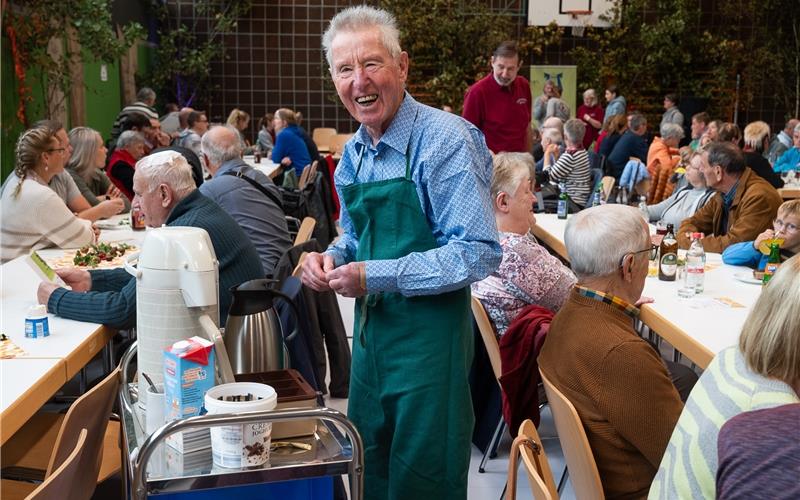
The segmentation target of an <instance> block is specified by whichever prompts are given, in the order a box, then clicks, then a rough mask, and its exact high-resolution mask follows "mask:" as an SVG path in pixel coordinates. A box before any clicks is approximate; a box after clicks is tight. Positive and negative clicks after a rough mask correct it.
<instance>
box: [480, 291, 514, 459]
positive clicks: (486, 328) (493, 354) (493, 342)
mask: <svg viewBox="0 0 800 500" xmlns="http://www.w3.org/2000/svg"><path fill="white" fill-rule="evenodd" d="M471 304H472V315H473V316H474V317H475V322H476V323H477V324H478V330H479V331H480V332H481V338H482V339H483V343H484V345H485V346H486V353H487V354H488V355H489V362H490V363H491V365H492V371H493V372H494V378H495V379H496V380H497V385H498V386H499V385H500V375H501V374H502V368H501V364H500V345H499V344H498V343H497V337H496V336H495V333H494V326H492V322H491V320H490V319H489V316H488V315H487V314H486V309H484V308H483V304H481V302H480V301H479V300H478V299H476V298H475V297H472V300H471ZM502 390H503V388H502V387H501V388H500V391H501V392H502ZM498 420H499V421H498V422H497V427H496V428H495V430H494V434H493V435H492V439H491V441H489V444H488V446H486V451H484V452H483V458H481V464H480V465H479V466H478V472H481V473H483V472H485V471H486V469H485V466H486V461H487V460H488V459H489V458H490V457H494V456H495V454H496V453H497V446H498V445H499V444H500V438H501V437H502V436H503V430H504V429H505V428H506V421H505V420H504V419H503V414H502V411H501V412H500V415H499V419H498Z"/></svg>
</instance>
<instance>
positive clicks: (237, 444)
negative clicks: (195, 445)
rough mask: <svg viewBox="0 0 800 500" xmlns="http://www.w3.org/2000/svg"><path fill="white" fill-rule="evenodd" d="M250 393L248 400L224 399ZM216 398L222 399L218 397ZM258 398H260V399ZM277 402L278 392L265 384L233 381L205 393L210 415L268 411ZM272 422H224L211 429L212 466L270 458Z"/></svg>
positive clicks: (256, 462) (238, 465) (252, 463)
mask: <svg viewBox="0 0 800 500" xmlns="http://www.w3.org/2000/svg"><path fill="white" fill-rule="evenodd" d="M247 396H252V400H251V401H226V400H225V399H226V398H230V397H241V398H242V399H245V398H246V397H247ZM219 398H222V400H220V399H219ZM259 398H260V399H259ZM277 404H278V393H277V392H275V389H273V388H272V387H270V386H268V385H266V384H257V383H254V382H234V383H232V384H222V385H218V386H216V387H212V388H211V389H209V390H208V392H206V396H205V407H206V411H207V412H208V413H209V414H211V415H215V414H220V413H242V412H247V411H270V410H274V409H275V407H276V406H277ZM271 444H272V423H268V422H255V423H251V424H239V425H225V426H216V427H212V428H211V455H212V457H213V460H214V465H217V466H219V467H230V468H241V467H251V466H256V465H263V464H264V463H266V462H267V461H269V448H270V445H271Z"/></svg>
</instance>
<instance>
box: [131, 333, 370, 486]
mask: <svg viewBox="0 0 800 500" xmlns="http://www.w3.org/2000/svg"><path fill="white" fill-rule="evenodd" d="M136 346H137V344H136V343H134V344H133V345H131V347H130V348H129V349H128V351H127V352H126V353H125V355H124V356H123V358H122V361H121V363H120V364H121V372H122V376H121V386H120V395H119V403H120V420H121V428H122V433H121V435H122V451H123V458H124V460H123V464H122V469H123V470H122V476H123V484H124V491H125V492H126V495H127V498H134V499H137V500H144V499H146V498H148V497H152V498H158V497H159V496H163V497H170V496H171V495H175V494H180V493H190V492H201V491H202V492H205V493H213V490H215V489H219V488H230V487H244V486H248V485H264V484H265V483H278V482H286V481H298V480H314V479H315V478H316V479H318V478H325V477H331V476H341V475H345V474H347V475H348V476H349V486H350V498H351V499H353V500H361V498H362V495H363V484H364V476H363V472H364V450H363V445H362V442H361V437H360V436H359V434H358V432H357V431H356V429H355V427H353V424H352V423H351V422H350V421H349V420H347V417H346V416H345V415H344V414H342V413H341V412H339V411H336V410H333V409H330V408H314V409H284V410H275V411H260V412H246V413H240V414H221V415H202V416H197V417H191V418H186V419H181V420H174V421H172V422H169V423H166V424H165V425H163V426H162V427H160V428H159V429H157V430H156V431H155V432H154V433H153V434H152V435H149V436H148V435H147V433H146V432H145V427H144V425H143V415H142V412H141V410H140V409H139V407H138V405H137V404H136V401H135V400H134V399H135V397H136V394H135V391H136V384H134V383H131V378H130V377H129V375H130V373H129V371H130V370H131V362H132V361H133V359H134V358H135V357H136ZM307 419H316V420H317V425H316V431H315V432H314V434H313V435H311V436H304V437H295V438H291V441H292V442H294V443H298V442H299V443H302V444H303V445H304V446H302V448H293V447H287V448H278V449H276V450H273V451H272V452H271V453H270V459H269V461H268V462H267V463H266V464H264V465H261V466H255V467H242V468H223V467H218V466H216V465H214V463H213V460H212V455H211V450H210V449H204V450H199V451H196V452H192V453H185V454H183V453H178V452H177V451H176V450H174V449H172V448H171V447H170V446H168V445H167V444H166V442H165V439H166V438H167V436H170V435H172V434H175V433H176V432H181V431H187V430H194V429H199V428H210V427H215V426H223V425H232V424H244V423H253V422H264V423H266V422H276V421H290V420H307ZM303 448H309V449H303ZM229 491H230V490H229Z"/></svg>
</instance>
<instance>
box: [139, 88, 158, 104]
mask: <svg viewBox="0 0 800 500" xmlns="http://www.w3.org/2000/svg"><path fill="white" fill-rule="evenodd" d="M136 100H137V101H139V102H154V101H155V100H156V92H155V91H154V90H153V89H151V88H150V87H142V88H141V89H139V92H137V93H136Z"/></svg>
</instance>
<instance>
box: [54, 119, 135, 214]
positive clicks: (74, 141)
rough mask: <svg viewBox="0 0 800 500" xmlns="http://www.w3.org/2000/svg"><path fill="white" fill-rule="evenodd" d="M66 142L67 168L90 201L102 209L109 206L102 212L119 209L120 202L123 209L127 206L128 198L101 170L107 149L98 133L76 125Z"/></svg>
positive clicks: (82, 193) (128, 208) (127, 208)
mask: <svg viewBox="0 0 800 500" xmlns="http://www.w3.org/2000/svg"><path fill="white" fill-rule="evenodd" d="M69 143H70V145H71V146H72V156H70V158H69V161H68V162H67V172H69V174H70V175H71V176H72V180H74V181H75V185H76V186H77V187H78V189H79V190H80V192H81V195H83V197H84V198H85V199H86V201H87V202H88V203H89V205H91V206H93V207H98V206H99V207H101V209H102V208H103V207H105V206H108V207H109V209H108V212H109V213H108V214H107V215H106V214H104V215H103V216H108V215H113V214H116V213H119V212H120V210H118V209H117V205H118V204H119V203H122V204H123V205H124V209H123V211H124V212H127V211H128V210H130V208H131V203H130V201H129V200H128V199H127V198H126V197H124V196H122V193H120V191H119V189H117V188H116V186H114V185H113V184H111V181H110V180H109V179H108V177H107V176H106V174H105V172H103V167H105V164H106V153H107V152H108V150H107V149H106V145H105V144H104V143H103V138H102V137H100V134H99V133H98V132H97V131H96V130H94V129H91V128H89V127H75V128H74V129H72V130H70V131H69ZM114 200H119V201H114Z"/></svg>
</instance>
